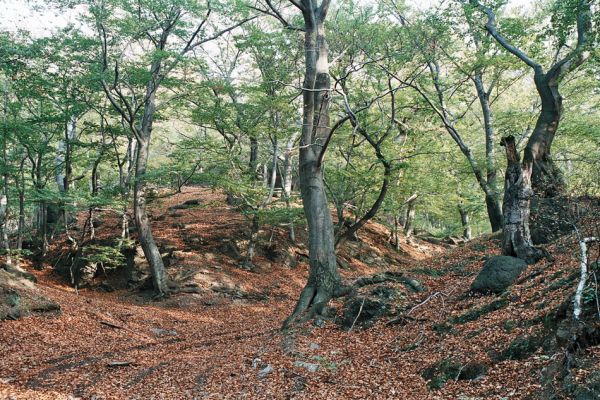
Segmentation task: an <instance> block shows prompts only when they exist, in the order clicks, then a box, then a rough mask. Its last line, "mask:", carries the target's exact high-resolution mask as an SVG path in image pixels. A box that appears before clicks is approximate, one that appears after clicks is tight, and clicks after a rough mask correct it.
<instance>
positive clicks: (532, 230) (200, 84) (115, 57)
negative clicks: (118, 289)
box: [0, 0, 600, 381]
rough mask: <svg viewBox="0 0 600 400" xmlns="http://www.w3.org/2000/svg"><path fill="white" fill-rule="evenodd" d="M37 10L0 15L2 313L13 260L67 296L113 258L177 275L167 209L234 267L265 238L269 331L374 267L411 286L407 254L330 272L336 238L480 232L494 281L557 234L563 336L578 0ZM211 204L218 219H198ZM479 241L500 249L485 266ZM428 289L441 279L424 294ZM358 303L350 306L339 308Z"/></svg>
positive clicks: (583, 251)
mask: <svg viewBox="0 0 600 400" xmlns="http://www.w3.org/2000/svg"><path fill="white" fill-rule="evenodd" d="M36 7H38V9H37V10H38V12H40V13H42V14H43V13H50V12H52V11H54V12H58V13H61V12H64V13H66V12H68V13H71V14H73V15H76V20H77V22H76V23H73V24H69V25H68V26H66V27H64V28H60V29H56V30H55V31H54V32H52V34H48V35H35V34H32V33H31V32H28V31H27V30H26V29H24V30H12V29H11V30H4V31H2V32H0V85H1V88H2V89H1V90H2V94H3V96H2V104H0V114H1V115H2V117H1V120H0V146H1V156H0V178H1V179H0V244H1V247H2V257H3V258H2V260H3V264H2V265H3V266H2V270H3V271H4V272H2V275H0V278H1V279H0V281H1V282H0V283H2V285H5V286H6V287H9V289H3V292H2V294H3V295H4V297H3V298H6V299H8V300H6V302H7V304H8V306H7V307H6V310H7V311H6V313H5V314H6V315H5V316H3V317H2V319H6V318H8V319H16V318H18V317H20V316H21V313H22V314H26V313H27V312H28V311H30V310H24V309H23V310H21V309H19V310H18V311H17V308H18V307H17V306H18V305H17V303H18V302H17V301H16V300H14V299H13V300H11V299H12V297H11V296H12V294H11V293H12V291H14V290H16V289H10V287H12V286H14V287H18V289H19V290H23V291H25V292H27V291H28V290H34V289H32V288H30V287H29V286H28V284H26V283H23V282H22V281H23V278H25V279H34V278H35V277H36V274H39V273H40V272H39V270H44V269H49V270H52V271H53V274H55V275H56V276H59V277H60V279H62V282H64V283H65V284H67V286H70V287H72V288H73V290H75V292H76V293H78V292H79V290H80V289H85V288H96V287H97V284H96V281H97V280H98V278H99V277H100V276H102V277H106V276H110V275H111V274H112V275H115V276H117V275H119V274H121V273H123V271H126V272H125V273H126V275H127V277H126V281H128V282H129V285H130V287H132V288H135V289H142V290H149V291H150V292H149V293H151V294H149V296H150V297H151V298H152V299H153V300H157V301H170V300H169V298H170V297H172V296H177V295H178V294H180V293H190V292H191V293H196V294H197V293H198V291H199V290H200V289H201V288H199V287H198V286H190V285H188V284H187V283H186V282H185V279H183V278H182V276H180V275H177V276H175V275H176V274H174V272H173V269H172V265H173V263H174V262H175V261H173V260H176V259H177V258H178V257H179V258H182V257H183V256H181V255H180V256H176V255H175V256H174V255H173V254H174V252H177V251H181V250H182V248H179V247H181V246H180V244H178V243H179V242H178V243H170V244H169V243H167V242H168V238H165V236H164V234H165V229H167V228H166V226H167V225H168V226H171V227H172V228H176V229H183V230H184V231H186V230H188V228H190V226H191V225H193V224H194V223H199V222H205V223H207V224H208V225H206V226H205V227H204V229H205V230H204V231H203V230H202V229H200V230H199V231H198V230H194V231H193V232H192V231H187V233H186V234H184V235H183V239H181V240H183V241H184V242H185V245H186V246H188V247H189V246H191V247H192V249H193V252H195V253H198V254H200V255H204V256H205V255H206V254H208V250H207V249H208V248H209V247H210V246H212V244H210V245H208V244H207V243H212V242H211V241H212V240H216V239H215V238H217V237H218V238H219V240H223V241H226V240H228V239H231V240H230V241H228V242H227V243H226V244H224V245H222V246H221V247H220V248H219V250H218V251H217V253H218V254H220V253H223V254H226V255H227V256H228V257H229V256H230V255H231V257H232V259H233V260H235V261H234V266H235V268H236V269H239V271H240V273H242V272H243V273H251V274H263V273H265V271H264V265H263V262H264V260H265V257H266V258H267V259H268V258H269V257H271V256H272V257H273V259H274V260H276V261H274V262H275V263H276V264H284V265H286V266H288V267H289V266H292V265H293V266H294V267H295V266H296V264H297V263H300V264H302V265H304V264H307V265H306V266H307V268H308V271H307V274H304V275H303V280H304V281H303V287H301V288H296V289H298V291H297V293H296V294H295V295H294V296H295V297H294V302H295V306H294V307H293V309H291V308H290V309H289V310H287V312H285V313H282V312H277V316H278V318H279V320H278V321H277V324H278V325H279V326H281V325H282V324H283V327H284V328H286V329H295V328H296V327H298V326H301V325H302V324H303V323H305V322H308V321H312V323H313V324H315V325H316V326H322V325H324V324H325V321H329V320H331V319H335V318H336V317H335V314H336V312H337V311H336V309H335V308H333V307H330V303H331V302H333V303H335V302H336V301H338V299H343V298H348V299H356V295H357V293H359V292H360V290H362V289H363V288H364V287H369V286H371V285H379V284H384V285H385V284H387V283H389V282H395V283H396V284H401V285H404V286H407V287H409V288H412V289H411V290H413V291H414V292H416V293H419V292H422V291H425V287H424V286H423V285H422V282H420V280H423V279H422V277H419V279H416V278H415V276H417V275H415V274H412V275H411V274H405V273H404V272H405V271H404V270H403V269H401V270H402V272H398V271H396V270H395V269H394V268H396V267H398V266H402V268H403V267H404V266H405V264H406V263H407V260H405V259H403V260H402V261H398V260H396V261H390V260H389V259H387V258H385V257H383V256H382V255H377V256H373V255H370V256H363V258H361V262H363V263H364V264H365V265H367V266H368V267H369V268H367V269H358V270H355V272H357V271H360V272H364V273H366V274H360V276H358V275H356V274H350V275H351V276H350V275H347V271H344V270H346V269H348V268H351V266H352V265H353V264H352V261H351V259H352V258H353V257H354V256H348V254H349V253H348V252H350V250H348V249H352V248H353V246H356V243H357V242H358V243H363V244H364V243H369V246H372V247H373V249H375V250H373V251H374V252H375V253H377V252H379V250H376V249H379V248H381V246H384V247H385V249H386V250H385V251H384V253H385V254H387V252H388V251H390V252H391V253H390V254H396V255H395V256H389V257H392V259H393V258H394V257H404V256H405V255H410V257H413V258H415V259H419V260H420V259H421V258H422V257H423V253H428V252H429V253H431V254H427V256H429V257H431V256H433V255H435V254H438V252H441V251H444V249H447V248H448V247H454V246H465V249H467V248H468V249H469V250H467V251H466V253H467V254H468V253H470V252H471V251H477V249H475V250H473V249H474V247H469V246H471V245H472V246H475V244H471V243H470V242H471V241H472V240H473V239H476V238H483V239H479V240H483V241H486V240H491V243H494V246H493V249H492V248H491V247H490V250H489V255H493V257H492V258H491V259H486V260H483V261H486V262H485V265H484V267H483V270H482V273H483V272H488V269H491V270H493V269H494V268H499V269H500V270H502V271H504V270H505V268H507V269H511V271H518V273H517V275H516V276H514V277H511V278H510V279H509V280H510V282H508V285H510V284H512V283H514V282H516V279H517V277H518V276H519V274H520V273H521V272H522V271H523V270H524V269H525V268H526V267H525V266H526V265H538V266H539V265H541V264H544V263H546V264H547V263H550V264H552V263H554V262H555V259H556V258H557V257H559V256H558V254H562V251H563V250H562V248H560V249H558V250H556V248H555V247H552V246H556V243H558V242H557V240H558V241H560V240H564V237H565V235H570V236H569V237H570V238H571V239H570V243H572V244H574V245H576V246H577V247H576V249H575V250H574V251H575V253H574V254H576V255H577V256H576V258H577V260H578V262H577V268H576V270H577V271H576V272H577V273H580V275H581V277H580V279H579V280H578V286H577V288H575V289H576V291H575V294H574V295H575V297H574V298H573V299H571V298H570V297H569V300H568V302H570V303H569V304H570V305H571V306H572V308H573V310H572V313H573V314H572V315H571V316H572V317H573V318H574V321H575V322H577V324H573V325H572V326H569V328H568V330H569V332H571V333H572V336H573V338H574V339H573V340H574V343H575V342H577V343H579V342H578V340H579V338H580V337H581V335H582V333H581V332H582V329H583V330H585V329H587V328H584V327H582V325H580V324H579V323H578V322H580V321H581V319H583V317H581V316H582V315H584V316H586V315H587V316H588V317H589V310H588V311H587V314H586V310H585V307H586V306H585V305H586V304H587V306H588V307H591V305H592V304H593V303H594V301H595V302H597V301H598V295H597V282H596V281H595V276H596V275H595V269H594V268H597V260H596V267H593V265H592V262H593V261H590V262H588V258H589V260H593V257H594V254H593V253H594V251H595V249H596V247H597V242H598V229H597V222H596V218H597V213H598V207H597V204H596V203H597V199H598V197H599V196H600V109H599V107H600V85H599V81H600V53H599V51H598V34H597V32H598V23H599V22H600V13H599V12H598V4H597V3H596V2H595V1H593V0H566V1H558V0H556V1H555V0H547V1H540V2H535V3H533V2H532V3H531V4H526V5H521V6H516V5H514V4H512V5H511V3H510V2H506V1H478V0H454V1H446V2H440V3H433V4H431V5H430V6H429V7H419V5H418V4H413V2H410V1H397V0H380V1H377V2H368V1H337V2H336V1H330V0H320V1H316V0H289V1H273V0H257V1H247V0H220V1H210V2H206V3H205V2H198V1H196V0H138V1H135V2H132V1H126V0H88V1H77V0H56V1H47V2H40V3H39V4H36ZM207 188H209V189H211V190H212V192H211V193H212V194H210V195H209V194H208V193H207V192H205V191H204V189H207ZM198 190H199V192H198ZM190 191H191V192H190ZM189 193H196V194H198V196H195V197H194V196H192V197H189V196H188V194H189ZM221 195H222V196H224V198H223V199H222V198H221V197H219V196H221ZM174 199H181V200H182V201H183V202H182V203H176V202H175V203H174ZM223 202H225V203H226V204H227V207H228V208H227V210H234V211H235V212H236V213H237V214H235V215H236V216H235V217H234V216H229V217H230V218H233V219H232V220H231V221H234V222H230V223H231V224H232V226H234V230H233V231H230V232H229V231H228V232H227V233H224V232H225V231H223V233H222V235H223V236H222V237H219V236H218V235H221V231H220V230H218V229H217V227H218V225H219V224H225V225H227V220H223V215H224V213H225V211H223V208H222V207H223ZM199 210H204V211H199ZM211 210H212V211H214V212H215V213H214V214H210V211H211ZM205 211H206V213H207V214H205ZM200 214H201V215H202V217H201V218H207V219H208V220H205V221H194V220H193V218H196V217H198V215H200ZM227 215H229V214H227ZM240 216H241V217H242V218H237V217H240ZM176 217H185V218H186V222H172V220H173V219H174V218H176ZM213 218H214V220H212V219H213ZM178 224H179V225H178ZM225 225H224V226H225ZM224 226H223V227H224ZM168 229H170V228H168ZM194 229H195V228H194ZM210 229H213V231H210ZM375 231H377V232H378V233H377V235H379V236H377V239H373V236H374V235H375V233H374V232H375ZM217 233H218V234H217ZM490 234H493V235H490ZM206 235H209V236H210V235H212V236H210V238H208V239H207V237H208V236H206ZM205 236H206V237H205ZM173 237H175V236H173ZM234 239H235V240H234ZM173 240H174V239H173ZM178 240H179V239H178ZM204 240H207V241H208V242H203V241H204ZM486 243H487V242H486ZM488 244H489V243H488ZM203 245H205V248H203V247H202V246H203ZM206 246H208V247H206ZM407 246H408V247H407ZM428 246H429V247H428ZM565 246H567V245H566V244H565ZM210 249H211V253H210V254H212V253H213V250H214V249H212V247H210ZM290 249H292V250H290ZM423 249H427V250H423ZM219 252H220V253H219ZM500 253H501V254H502V255H504V256H509V257H511V261H506V260H507V259H504V261H503V262H506V263H509V264H510V266H506V267H505V264H502V266H501V267H493V265H494V264H493V263H492V262H491V260H498V259H497V258H495V257H498V256H499V254H500ZM274 254H277V256H275V255H274ZM417 254H418V255H417ZM355 255H356V254H355ZM188 256H190V255H188ZM190 257H191V256H190ZM211 257H212V256H211ZM386 257H387V256H386ZM389 257H388V258H389ZM354 258H356V257H354ZM559 258H560V257H559ZM519 259H520V260H521V261H519ZM257 260H258V261H257ZM382 260H383V261H382ZM386 260H387V261H386ZM515 260H516V261H515ZM480 261H481V260H480ZM205 262H206V260H204V261H202V262H200V261H199V262H198V265H197V266H198V267H201V266H202V265H203V264H204V263H205ZM521 262H523V263H524V264H523V265H521V264H520V263H521ZM540 263H541V264H540ZM546 264H544V265H546ZM140 265H143V268H142V269H143V270H144V271H143V273H141V272H140V268H139V266H140ZM488 266H489V268H488ZM371 267H379V269H370V268H371ZM424 268H425V267H424ZM486 268H487V269H486ZM36 269H37V271H36ZM425 269H426V270H427V271H429V272H427V273H425V275H426V276H428V278H425V279H429V278H431V276H432V275H431V274H434V275H435V273H433V272H431V271H433V270H435V268H433V267H430V268H429V267H427V268H425ZM411 271H412V272H415V271H413V270H411ZM420 271H421V272H419V273H423V270H422V269H421V270H420ZM495 271H497V270H494V271H492V272H493V273H496V272H495ZM503 273H504V272H502V274H503ZM233 274H237V272H234V273H233ZM502 274H500V273H499V275H498V276H493V277H492V278H493V279H496V280H500V281H503V280H504V279H505V277H504V276H500V275H502ZM140 276H142V277H140ZM536 276H537V275H536ZM350 277H352V280H349V279H348V278H350ZM221 278H223V279H225V278H224V277H221ZM237 278H239V277H237ZM237 278H236V279H237ZM492 278H490V279H492ZM44 279H48V278H47V277H46V278H44ZM242 279H245V278H242ZM482 279H483V278H482ZM493 279H492V280H493ZM234 280H235V279H234ZM477 281H479V277H478V278H477V279H476V282H477ZM44 282H46V281H44ZM220 283H222V282H220ZM504 283H505V282H504V281H503V282H502V284H504ZM521 283H522V282H521ZM486 284H487V283H486ZM11 285H12V286H11ZM15 285H16V286H15ZM103 285H104V284H103ZM474 285H476V284H474ZM508 285H507V286H508ZM113 286H114V285H113ZM117 286H118V285H117ZM486 288H487V286H486ZM105 289H111V291H112V290H114V288H113V287H112V286H111V285H108V284H107V285H106V287H105ZM471 289H472V290H474V291H475V292H477V291H478V290H476V289H473V287H472V288H471ZM488 289H489V288H488ZM504 289H506V287H504V288H503V290H504ZM224 290H225V292H226V294H228V295H233V296H234V297H235V296H238V297H240V296H241V297H242V298H246V297H248V296H250V298H253V297H252V296H255V295H256V296H259V295H258V294H256V293H254V292H252V293H250V292H244V291H240V290H239V287H237V286H235V285H234V289H232V288H228V289H224ZM232 290H233V291H234V292H235V290H238V292H235V293H234V292H232ZM503 290H502V291H503ZM480 291H481V292H484V293H485V292H487V291H488V290H487V289H485V290H480ZM492 291H493V290H492ZM502 291H500V292H502ZM500 292H498V293H500ZM232 293H233V294H232ZM436 293H447V292H446V291H440V292H434V293H429V292H428V296H429V297H427V298H425V299H421V300H423V301H426V302H428V301H430V299H431V298H432V297H431V296H433V298H441V296H442V295H439V294H437V295H436ZM32 296H34V297H35V295H32ZM444 296H448V295H447V294H444ZM259 297H260V296H259ZM594 298H595V299H596V300H594ZM365 299H366V297H364V298H363V300H362V303H360V302H359V303H358V306H359V307H358V308H356V307H355V306H356V304H354V306H352V304H350V305H348V304H347V305H348V306H349V307H350V310H352V307H354V308H355V309H354V315H355V317H356V319H355V320H354V323H356V322H357V321H358V320H359V319H360V318H359V317H360V315H361V313H363V307H364V305H365V301H366V300H365ZM254 300H256V298H254ZM563 300H564V298H563ZM39 301H41V302H42V303H43V305H42V306H41V308H42V309H43V308H44V307H46V306H47V307H48V308H50V309H55V308H57V307H59V306H62V304H60V305H57V304H55V303H54V302H52V301H50V302H49V303H44V301H45V300H39ZM502 301H503V300H502ZM557 301H558V298H557ZM11 302H12V303H11ZM351 302H352V301H351V300H350V303H351ZM367 303H368V301H367ZM286 304H287V303H286ZM418 304H420V303H418ZM582 304H583V306H582ZM289 305H290V304H288V306H289ZM555 305H556V304H555ZM386 307H387V306H386ZM582 307H583V308H582ZM34 308H35V307H34ZM411 312H412V311H411ZM396 318H397V316H396ZM350 319H351V320H352V318H350ZM354 323H351V324H350V330H352V329H353V327H354ZM113 325H114V324H113ZM586 326H587V325H586ZM346 328H348V327H346ZM594 329H596V330H594V332H597V328H594ZM588 333H589V332H588ZM590 335H591V336H593V337H595V336H594V335H596V333H594V334H590ZM598 337H600V336H598ZM594 340H596V339H594ZM596 344H597V343H596ZM463 367H464V365H463ZM265 368H266V367H265ZM460 373H461V372H460V371H459V372H458V375H456V380H457V381H458V376H460ZM429 380H431V379H429Z"/></svg>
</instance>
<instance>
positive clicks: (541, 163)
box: [523, 71, 565, 197]
mask: <svg viewBox="0 0 600 400" xmlns="http://www.w3.org/2000/svg"><path fill="white" fill-rule="evenodd" d="M534 81H535V85H536V88H537V91H538V93H539V95H540V99H541V101H542V110H541V112H540V115H539V116H538V119H537V122H536V124H535V128H534V129H533V132H532V134H531V137H530V138H529V141H528V142H527V146H526V147H525V150H524V152H523V160H524V162H528V163H531V164H532V166H533V168H532V174H531V184H532V188H533V190H534V192H535V193H536V194H537V195H539V196H541V197H556V196H560V195H561V194H564V191H565V182H564V179H563V175H562V173H561V171H560V169H559V168H558V166H557V165H556V164H555V163H554V161H553V160H552V155H551V153H550V149H551V147H552V142H553V141H554V136H555V135H556V131H557V130H558V125H559V123H560V119H561V117H562V114H563V105H562V100H563V99H562V96H561V94H560V92H559V91H558V82H557V81H556V79H555V78H554V77H550V76H548V75H547V74H543V73H541V71H538V72H536V74H535V77H534Z"/></svg>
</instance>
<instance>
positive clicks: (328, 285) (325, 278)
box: [284, 0, 341, 327]
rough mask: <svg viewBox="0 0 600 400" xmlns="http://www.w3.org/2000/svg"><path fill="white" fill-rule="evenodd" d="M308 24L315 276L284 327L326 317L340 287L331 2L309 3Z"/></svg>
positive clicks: (307, 164) (306, 165) (306, 130)
mask: <svg viewBox="0 0 600 400" xmlns="http://www.w3.org/2000/svg"><path fill="white" fill-rule="evenodd" d="M302 4H303V10H302V12H303V15H304V22H305V36H304V39H305V41H304V50H305V76H304V86H303V87H304V88H305V90H304V91H303V93H302V95H303V106H304V108H303V121H302V137H301V142H300V159H299V175H300V191H301V194H302V205H303V207H304V214H305V216H306V222H307V225H308V253H309V265H310V272H309V276H308V281H307V283H306V286H305V287H304V289H303V290H302V292H301V294H300V298H299V299H298V303H297V304H296V307H295V309H294V311H293V313H292V314H291V315H290V317H288V319H287V320H286V321H285V322H284V327H286V326H288V325H289V324H290V323H292V322H295V321H296V320H297V319H298V317H299V316H300V315H301V314H302V313H304V312H305V311H306V312H307V314H306V316H305V317H304V318H302V319H309V318H313V317H318V316H320V315H323V314H324V311H325V309H326V306H327V304H328V303H329V301H330V300H331V298H332V297H333V296H334V295H335V293H336V290H337V289H338V288H339V286H340V281H341V279H340V276H339V274H338V271H337V263H336V256H335V240H334V232H333V221H332V219H331V213H330V211H329V204H328V202H327V196H326V194H325V185H324V182H323V170H322V168H321V165H320V164H319V155H320V152H321V148H322V144H323V143H324V141H325V139H326V137H327V135H328V133H329V129H328V126H329V113H328V105H329V104H328V103H329V93H328V92H329V84H330V80H329V62H328V48H327V43H326V40H325V17H326V15H327V10H328V6H329V0H323V2H322V4H321V6H320V7H315V5H314V4H313V2H312V1H303V2H302Z"/></svg>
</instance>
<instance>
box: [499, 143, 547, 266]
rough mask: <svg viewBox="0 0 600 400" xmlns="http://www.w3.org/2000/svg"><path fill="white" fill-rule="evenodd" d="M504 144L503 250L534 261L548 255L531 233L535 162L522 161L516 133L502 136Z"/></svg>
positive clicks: (506, 253)
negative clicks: (533, 166) (530, 208)
mask: <svg viewBox="0 0 600 400" xmlns="http://www.w3.org/2000/svg"><path fill="white" fill-rule="evenodd" d="M501 144H502V145H503V146H504V147H505V149H506V160H507V167H506V177H505V183H504V202H503V205H502V206H503V209H502V211H503V213H504V223H503V239H502V253H503V254H504V255H507V256H514V257H518V258H521V259H523V260H525V262H527V263H528V264H533V263H535V262H537V261H538V260H540V259H541V258H542V257H543V256H544V252H543V251H542V250H540V249H538V248H536V247H534V245H533V243H532V241H531V234H530V233H529V206H530V203H531V197H532V196H533V190H532V188H531V171H532V164H531V162H530V161H528V160H525V159H524V160H523V163H522V164H521V162H520V156H519V153H518V151H517V146H516V143H515V138H514V137H513V136H508V137H506V138H504V139H502V142H501Z"/></svg>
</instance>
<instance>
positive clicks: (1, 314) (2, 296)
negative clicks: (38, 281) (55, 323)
mask: <svg viewBox="0 0 600 400" xmlns="http://www.w3.org/2000/svg"><path fill="white" fill-rule="evenodd" d="M59 309H60V306H59V305H58V304H56V303H55V302H53V301H52V300H49V299H47V298H45V297H44V296H42V295H41V294H40V293H39V292H38V291H37V289H36V287H35V285H34V283H33V282H32V281H30V280H28V279H24V278H22V277H19V276H16V275H14V274H12V273H10V272H7V271H6V270H4V269H0V320H5V319H17V318H20V317H23V316H26V315H28V314H30V313H32V312H45V311H56V310H59Z"/></svg>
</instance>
